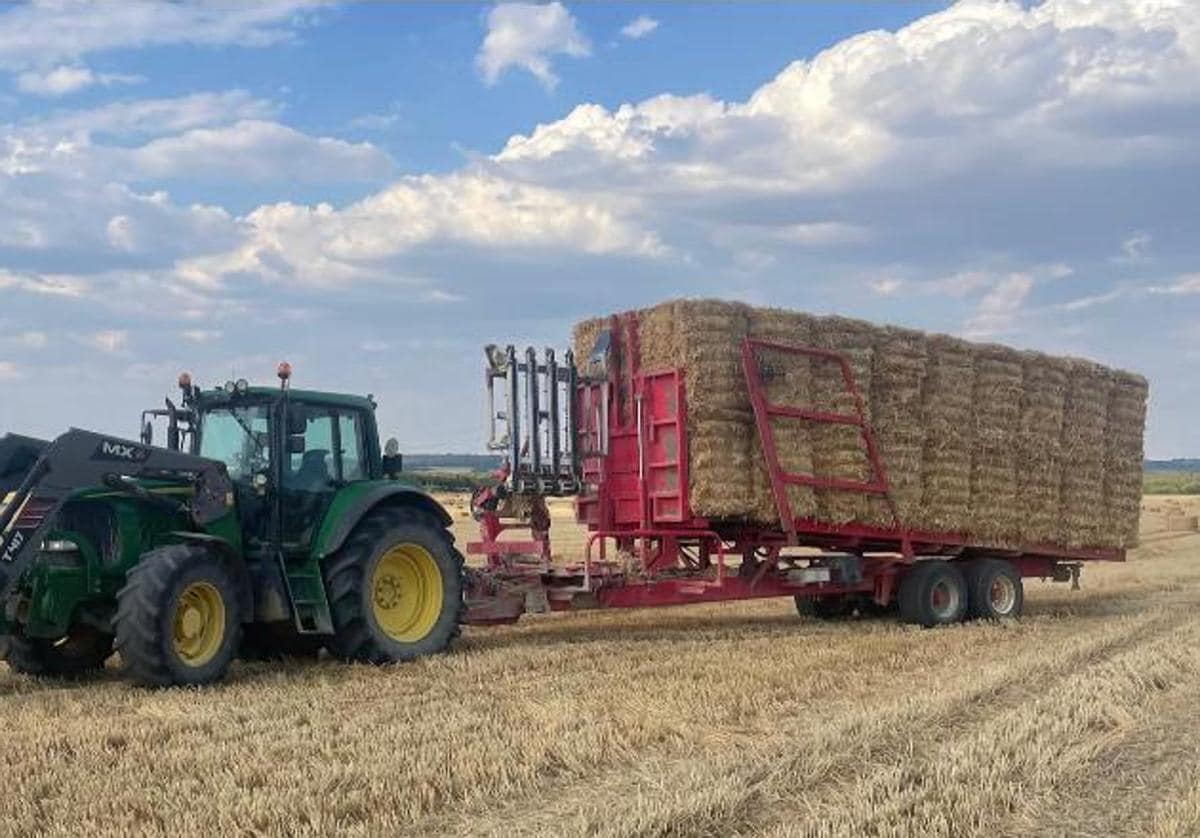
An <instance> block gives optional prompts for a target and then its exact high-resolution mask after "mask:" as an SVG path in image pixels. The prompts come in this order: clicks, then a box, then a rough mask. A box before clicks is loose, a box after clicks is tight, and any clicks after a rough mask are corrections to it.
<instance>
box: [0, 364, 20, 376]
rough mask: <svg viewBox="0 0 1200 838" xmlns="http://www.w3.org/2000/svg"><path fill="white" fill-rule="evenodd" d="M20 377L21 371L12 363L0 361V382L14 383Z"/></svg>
mask: <svg viewBox="0 0 1200 838" xmlns="http://www.w3.org/2000/svg"><path fill="white" fill-rule="evenodd" d="M22 377H23V376H22V374H21V371H20V370H19V369H17V365H16V364H14V363H13V362H12V361H0V381H16V380H17V379H19V378H22Z"/></svg>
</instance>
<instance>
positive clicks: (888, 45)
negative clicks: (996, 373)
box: [0, 0, 1200, 456]
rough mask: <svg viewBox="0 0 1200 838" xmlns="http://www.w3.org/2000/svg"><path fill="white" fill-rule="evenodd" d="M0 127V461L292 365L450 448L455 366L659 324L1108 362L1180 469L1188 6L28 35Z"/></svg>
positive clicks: (277, 14)
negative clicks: (624, 325) (655, 319)
mask: <svg viewBox="0 0 1200 838" xmlns="http://www.w3.org/2000/svg"><path fill="white" fill-rule="evenodd" d="M0 111H2V116H0V123H3V125H2V127H0V132H2V133H3V143H2V144H0V197H2V198H3V201H4V207H5V214H4V217H3V218H0V387H2V388H3V390H4V393H5V395H4V396H3V397H0V431H4V430H10V429H11V430H19V431H24V432H30V433H37V434H42V435H51V434H54V433H56V432H57V431H59V430H61V429H63V428H64V427H66V426H67V425H72V424H74V425H86V426H91V427H96V428H102V429H105V430H108V431H111V432H115V433H126V434H132V433H133V432H135V431H136V423H137V419H136V417H137V413H138V412H139V410H140V408H141V407H143V406H149V405H150V404H152V403H156V402H158V401H159V400H161V398H162V396H163V395H165V394H166V393H167V392H169V389H170V383H171V382H172V381H173V380H174V377H175V374H176V373H177V372H178V371H179V370H180V369H183V368H187V369H190V370H191V371H192V372H193V373H194V374H195V376H196V377H197V379H199V380H201V381H203V382H210V383H211V382H217V381H223V380H225V379H227V378H229V377H231V376H235V377H236V376H245V377H248V378H251V379H259V380H264V379H268V378H269V377H270V375H271V372H272V370H273V369H274V365H275V362H276V361H277V360H279V359H280V358H283V357H286V358H288V359H289V360H291V361H292V363H293V365H294V366H295V367H296V370H297V379H296V380H297V385H298V386H305V385H307V386H314V387H327V388H332V387H336V388H341V389H347V390H350V391H358V392H372V393H374V394H375V396H376V397H377V399H378V400H379V402H380V404H381V407H380V420H381V424H382V425H383V427H384V430H385V432H386V433H394V434H395V435H397V436H398V437H399V438H400V439H401V441H402V444H403V447H404V448H405V449H406V450H409V451H417V450H426V451H427V450H474V449H477V448H478V447H479V445H480V438H481V434H482V430H481V428H480V427H479V425H480V421H479V414H480V410H479V409H478V405H479V402H480V394H479V387H478V385H479V379H480V375H479V369H480V358H481V355H480V347H481V346H482V345H483V344H484V343H488V342H494V341H499V342H505V341H513V342H521V343H535V344H545V345H563V344H565V342H566V341H567V338H568V335H569V330H570V326H571V324H572V323H573V322H574V321H576V320H578V319H580V318H582V317H584V316H588V315H591V314H594V313H597V312H602V311H608V310H613V309H618V308H626V307H631V306H637V305H642V304H646V303H650V302H654V301H656V300H659V299H663V298H666V297H670V296H677V295H683V294H689V295H715V296H722V297H732V298H740V299H745V300H747V301H750V302H753V303H761V304H775V305H783V306H787V307H795V308H803V309H807V310H812V311H817V312H834V311H836V312H840V313H845V314H850V315H854V316H861V317H867V318H870V319H873V320H880V321H887V322H896V323H901V324H906V325H912V326H916V327H920V328H925V329H931V330H937V331H944V332H951V333H956V334H962V335H966V336H968V337H972V338H976V339H981V340H996V341H1000V342H1004V343H1010V344H1014V345H1018V346H1023V347H1030V348H1037V349H1043V350H1046V351H1051V352H1062V353H1069V354H1076V355H1084V356H1088V357H1093V358H1096V359H1098V360H1101V361H1103V362H1106V363H1111V364H1115V365H1120V366H1123V367H1127V368H1131V369H1135V370H1138V371H1141V372H1143V373H1144V374H1146V375H1147V376H1148V377H1149V378H1150V380H1151V387H1152V403H1151V412H1150V427H1149V436H1148V440H1147V452H1148V454H1150V455H1152V456H1176V455H1179V456H1182V455H1189V454H1191V455H1195V454H1200V445H1198V444H1197V443H1196V440H1195V434H1194V432H1193V430H1192V426H1193V424H1194V423H1193V422H1192V420H1191V417H1192V416H1193V415H1195V414H1196V413H1197V412H1200V383H1197V382H1200V377H1198V376H1195V375H1191V374H1189V373H1190V370H1192V369H1194V368H1195V366H1196V364H1197V361H1200V326H1197V325H1196V314H1197V313H1198V308H1200V306H1198V305H1197V303H1198V302H1200V245H1198V244H1197V242H1200V235H1198V234H1200V211H1198V209H1200V207H1198V200H1197V197H1196V188H1195V185H1196V184H1197V183H1200V14H1197V10H1196V7H1195V5H1194V4H1191V3H1189V2H1187V1H1186V0H1110V2H1096V3H1088V2H1085V1H1084V0H1047V2H1044V3H1040V4H1036V3H1005V2H990V0H967V1H966V2H961V3H957V4H950V3H909V4H901V3H862V4H850V3H836V4H821V3H803V4H762V5H753V4H738V5H728V6H722V5H717V4H701V5H689V4H683V3H672V4H665V3H658V4H637V3H621V4H595V3H589V4H570V3H568V4H562V3H549V4H539V5H534V4H499V5H495V4H465V3H464V4H436V5H427V6H422V5H401V4H363V5H339V4H334V3H321V2H309V1H308V0H269V2H263V3H260V4H253V5H251V4H228V5H225V6H221V5H212V4H208V5H192V4H188V3H180V4H171V5H166V4H163V5H152V4H110V5H107V6H88V5H79V4H72V3H64V2H53V3H50V2H47V3H44V4H32V5H27V6H13V7H5V9H4V11H2V12H0ZM64 408H66V409H64Z"/></svg>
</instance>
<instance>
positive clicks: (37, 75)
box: [17, 64, 145, 97]
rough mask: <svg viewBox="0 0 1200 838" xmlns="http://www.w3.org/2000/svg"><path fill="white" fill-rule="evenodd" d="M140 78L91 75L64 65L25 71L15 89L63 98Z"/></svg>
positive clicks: (115, 74) (133, 81) (140, 79)
mask: <svg viewBox="0 0 1200 838" xmlns="http://www.w3.org/2000/svg"><path fill="white" fill-rule="evenodd" d="M144 80H145V79H144V78H143V77H141V76H136V75H129V74H125V73H93V72H92V71H91V69H89V68H88V67H84V66H71V65H67V64H64V65H62V66H60V67H55V68H54V69H52V70H46V71H39V70H26V71H25V72H24V73H21V74H20V75H18V76H17V89H18V90H20V91H21V92H22V93H32V94H34V95H36V96H55V97H57V96H65V95H67V94H68V93H75V92H77V91H79V90H83V89H84V88H85V87H91V86H92V85H96V84H99V85H103V86H104V87H110V86H112V85H114V84H136V83H138V82H141V81H144Z"/></svg>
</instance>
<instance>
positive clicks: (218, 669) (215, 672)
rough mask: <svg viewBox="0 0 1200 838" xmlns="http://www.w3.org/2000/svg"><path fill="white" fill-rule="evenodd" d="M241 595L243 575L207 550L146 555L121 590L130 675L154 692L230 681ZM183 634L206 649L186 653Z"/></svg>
mask: <svg viewBox="0 0 1200 838" xmlns="http://www.w3.org/2000/svg"><path fill="white" fill-rule="evenodd" d="M240 593H241V591H240V590H239V583H238V581H237V577H236V576H234V574H233V573H231V572H230V570H229V568H228V567H226V564H225V562H224V561H223V560H222V559H221V558H220V557H218V556H216V555H215V554H213V553H212V552H211V551H209V550H207V549H205V548H204V547H201V546H198V545H191V544H172V545H170V546H168V547H160V548H158V549H156V550H150V551H149V552H147V553H145V554H143V555H142V558H141V560H140V561H139V562H138V563H137V564H136V565H134V567H133V568H132V569H131V570H130V571H129V573H128V575H127V576H126V579H125V586H124V587H123V588H121V590H120V591H118V592H117V616H116V619H115V620H114V621H113V622H114V626H115V628H116V647H117V651H118V652H119V653H120V655H121V672H122V674H124V675H125V677H126V678H128V679H130V680H131V681H133V682H134V683H136V684H140V685H142V686H146V687H167V686H172V685H197V684H211V683H213V682H214V681H219V680H220V679H221V678H223V677H225V673H226V672H227V671H228V670H229V664H230V662H231V661H233V658H234V655H235V654H236V652H237V650H238V647H239V645H240V643H241V636H242V620H241V605H240V603H241V596H240ZM185 597H187V599H186V600H185ZM197 599H199V600H200V604H202V605H203V608H201V607H198V605H197V604H196V600H197ZM198 614H199V615H201V616H198V617H197V616H195V615H198ZM196 620H199V621H200V624H199V627H198V628H197V627H196V625H195V623H196ZM181 621H182V623H187V624H189V625H182V626H181ZM197 631H198V632H199V634H198V639H197V636H196V633H197ZM179 632H185V634H184V641H183V642H185V643H189V642H193V641H194V642H197V643H199V644H200V646H201V648H200V649H198V650H197V649H194V650H191V651H189V650H187V649H185V648H182V646H181V641H180V640H179V639H177V637H176V634H177V633H179Z"/></svg>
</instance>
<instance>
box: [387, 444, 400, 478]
mask: <svg viewBox="0 0 1200 838" xmlns="http://www.w3.org/2000/svg"><path fill="white" fill-rule="evenodd" d="M402 471H404V455H403V454H401V453H400V443H399V442H397V441H396V438H395V437H392V438H391V439H389V440H388V441H387V443H386V444H385V445H384V446H383V473H384V475H386V476H387V477H392V478H396V477H399V476H400V472H402Z"/></svg>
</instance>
